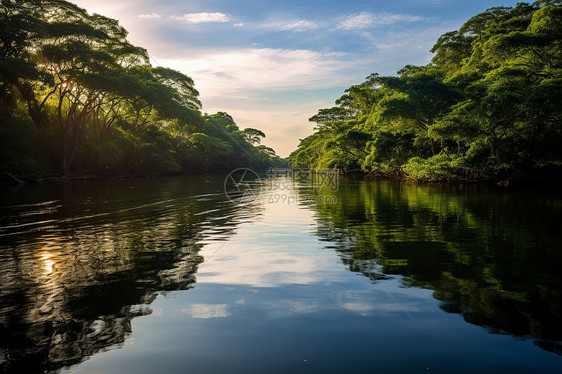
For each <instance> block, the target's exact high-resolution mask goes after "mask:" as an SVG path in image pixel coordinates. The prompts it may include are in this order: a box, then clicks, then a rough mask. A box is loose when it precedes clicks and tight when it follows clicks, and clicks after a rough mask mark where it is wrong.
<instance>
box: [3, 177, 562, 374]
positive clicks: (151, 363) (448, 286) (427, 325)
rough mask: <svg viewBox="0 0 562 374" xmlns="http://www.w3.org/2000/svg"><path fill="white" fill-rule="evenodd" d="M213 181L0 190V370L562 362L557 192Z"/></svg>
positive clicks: (449, 368)
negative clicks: (237, 196) (239, 187)
mask: <svg viewBox="0 0 562 374" xmlns="http://www.w3.org/2000/svg"><path fill="white" fill-rule="evenodd" d="M223 182H224V178H223V177H189V178H188V177H186V178H169V179H153V180H123V181H93V182H92V181H89V182H83V183H82V182H75V183H66V184H62V183H61V184H46V185H37V186H29V187H24V188H8V187H1V189H0V367H1V369H2V370H3V372H14V373H42V372H45V371H47V372H50V371H58V372H63V373H155V372H159V373H188V372H189V373H224V372H232V373H249V372H254V373H287V372H293V373H296V372H299V373H300V372H302V373H340V372H377V373H476V372H477V373H501V372H505V373H517V372H521V373H529V372H533V373H560V372H562V322H561V312H562V305H561V302H562V295H561V292H562V276H561V275H560V273H561V271H560V269H561V267H562V250H561V248H562V245H561V244H560V243H562V198H561V197H560V195H559V194H553V193H540V192H536V191H530V190H519V191H500V190H496V189H489V188H484V187H477V186H469V187H450V186H449V187H443V186H442V187H440V186H419V185H418V186H416V185H407V184H400V183H390V182H357V181H342V182H341V183H340V186H339V189H338V190H337V191H335V192H331V191H327V190H321V191H313V190H310V189H309V188H307V187H306V186H298V185H297V186H293V185H292V184H291V183H280V184H278V185H277V186H283V190H277V191H272V190H271V188H265V186H264V187H263V188H262V189H261V190H260V192H259V198H258V200H257V201H255V202H253V203H250V204H237V203H236V202H232V201H230V200H229V199H228V198H227V196H226V195H225V194H224V192H223V186H224V183H223ZM275 195H278V196H275ZM297 200H298V201H297Z"/></svg>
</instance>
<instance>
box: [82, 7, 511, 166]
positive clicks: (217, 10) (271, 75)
mask: <svg viewBox="0 0 562 374" xmlns="http://www.w3.org/2000/svg"><path fill="white" fill-rule="evenodd" d="M74 2H75V3H77V4H78V5H80V6H82V7H84V8H86V9H87V10H88V11H90V12H91V13H92V12H95V13H100V14H103V15H106V16H108V17H111V18H116V19H118V20H119V21H120V23H121V24H122V25H123V26H124V27H125V28H126V29H127V30H129V32H130V34H129V40H130V41H131V42H133V43H134V44H137V45H140V46H142V47H145V48H146V49H147V50H148V52H149V54H150V56H151V58H152V63H153V64H154V65H162V66H166V67H171V68H174V69H177V70H180V71H182V72H183V73H185V74H186V75H188V76H190V77H192V78H193V79H194V80H195V85H196V88H197V89H198V90H199V92H200V93H201V100H202V102H203V109H204V111H206V112H208V113H215V112H217V111H225V112H227V113H229V114H231V115H232V116H233V117H234V119H235V121H236V122H237V123H238V125H239V126H240V127H241V128H245V127H255V128H259V129H261V130H263V131H264V132H265V133H266V135H267V137H266V139H265V140H264V144H266V145H268V146H270V147H272V148H274V149H275V150H276V151H277V153H278V154H279V155H281V156H287V155H288V154H289V153H290V152H291V151H292V150H294V149H295V148H296V146H297V145H298V142H299V139H301V138H304V137H305V136H307V135H309V134H311V133H312V131H313V127H314V126H313V124H312V123H309V122H308V118H310V117H311V116H313V115H314V114H316V112H317V111H318V109H320V108H326V107H331V106H333V102H334V101H335V100H336V99H337V98H339V97H340V96H341V95H342V94H343V91H344V90H345V89H346V88H347V87H349V86H351V85H353V84H358V83H361V82H362V81H363V80H364V78H365V77H366V76H368V75H369V74H371V73H375V72H377V73H379V74H381V75H393V74H395V73H396V71H397V70H398V69H400V68H401V67H402V66H404V65H406V64H415V65H425V64H427V63H428V62H429V61H430V60H431V53H430V52H429V50H430V49H431V47H432V46H433V44H434V43H435V41H436V40H437V38H438V37H439V36H440V35H442V34H443V33H445V32H447V31H451V30H456V29H458V28H459V27H460V26H461V25H462V24H463V23H464V22H465V21H466V20H468V19H469V18H470V17H472V16H473V15H476V14H478V13H480V12H482V11H484V10H486V9H487V8H490V7H493V6H514V5H515V4H516V3H517V1H509V0H503V1H493V0H492V1H482V0H465V1H458V0H451V1H447V0H410V1H403V0H378V1H377V0H371V1H363V0H346V1H333V0H323V1H316V0H313V1H307V0H300V1H297V0H289V1H281V0H276V1H272V0H261V1H255V0H205V1H201V0H189V1H179V0H151V1H149V0H74Z"/></svg>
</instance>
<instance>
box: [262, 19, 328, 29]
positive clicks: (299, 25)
mask: <svg viewBox="0 0 562 374" xmlns="http://www.w3.org/2000/svg"><path fill="white" fill-rule="evenodd" d="M318 26H319V25H318V23H317V22H314V21H309V20H304V19H291V20H283V21H273V22H269V23H264V24H262V25H260V26H259V28H263V29H273V30H281V31H307V30H314V29H317V28H318Z"/></svg>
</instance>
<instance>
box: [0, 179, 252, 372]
mask: <svg viewBox="0 0 562 374" xmlns="http://www.w3.org/2000/svg"><path fill="white" fill-rule="evenodd" d="M0 196H1V197H0V199H1V200H0V212H1V215H0V266H1V271H0V365H1V366H2V368H3V370H4V371H6V372H25V373H33V372H44V371H45V370H53V369H57V368H60V367H63V366H67V365H70V364H75V363H78V362H80V361H82V360H83V359H84V358H86V357H88V356H91V355H92V354H94V353H96V352H98V351H102V350H106V349H108V348H110V347H118V346H120V345H122V344H123V342H124V341H125V339H126V338H127V336H129V335H130V334H131V319H132V318H134V317H136V316H140V315H146V314H149V313H151V310H150V308H149V304H150V303H151V302H152V301H153V300H154V299H155V297H156V295H157V292H159V291H167V290H180V289H181V290H183V289H187V288H189V287H191V285H192V284H193V283H194V282H195V273H196V271H197V267H198V265H199V264H200V263H201V262H202V261H203V258H202V257H201V256H200V255H199V254H198V253H199V250H200V249H201V246H202V245H203V244H202V242H203V241H204V240H206V239H207V238H212V239H213V240H225V239H226V238H228V237H230V236H232V235H233V234H234V233H235V230H236V229H237V227H238V226H239V224H240V223H241V222H243V221H245V222H248V221H251V220H252V219H253V218H254V217H256V216H257V215H259V209H260V207H259V206H257V205H246V206H236V205H234V204H231V203H229V202H227V201H225V199H224V196H223V192H222V180H220V178H216V179H209V178H207V179H201V178H184V179H180V178H175V179H159V180H149V181H142V183H138V182H135V181H98V182H88V183H69V184H56V185H47V186H35V187H26V188H25V189H23V190H13V189H4V190H2V193H1V194H0ZM189 312H190V313H191V314H192V315H193V316H198V318H218V317H224V316H226V315H227V314H228V310H227V309H226V308H225V306H221V305H214V306H213V305H211V306H209V305H207V306H205V305H200V306H199V307H196V308H192V310H190V311H189Z"/></svg>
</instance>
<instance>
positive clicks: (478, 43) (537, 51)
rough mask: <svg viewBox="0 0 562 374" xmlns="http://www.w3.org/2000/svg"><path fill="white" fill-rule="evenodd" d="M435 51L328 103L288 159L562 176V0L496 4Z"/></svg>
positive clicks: (498, 176) (300, 163)
mask: <svg viewBox="0 0 562 374" xmlns="http://www.w3.org/2000/svg"><path fill="white" fill-rule="evenodd" d="M431 52H432V53H433V58H432V60H431V62H430V63H429V64H428V65H426V66H412V65H408V66H405V67H403V68H402V69H401V70H399V71H398V73H397V75H396V76H380V75H378V74H376V73H374V74H371V75H369V76H368V77H367V78H366V80H365V82H363V83H361V84H358V85H353V86H351V87H350V88H348V89H347V90H346V91H345V94H344V95H343V96H342V97H340V98H339V99H338V100H337V101H336V103H335V104H336V106H334V107H332V108H326V109H320V110H319V111H318V113H317V114H316V115H314V116H313V117H312V118H310V121H311V122H314V123H316V127H315V131H314V133H313V134H312V135H310V136H308V137H306V138H304V139H301V141H300V144H299V146H298V148H297V149H296V150H295V151H294V152H293V153H292V154H291V155H290V156H289V162H290V165H291V166H293V167H310V168H316V169H318V168H340V169H342V170H344V171H347V172H354V173H360V174H367V175H368V176H371V177H373V178H376V177H383V178H385V177H396V178H401V179H413V180H418V181H484V180H491V181H493V180H506V179H507V180H509V179H510V178H526V177H553V176H556V175H560V171H561V167H562V122H561V121H562V2H560V1H554V0H540V1H536V2H534V3H533V4H528V3H518V4H517V6H515V7H495V8H491V9H488V10H486V11H485V12H483V13H480V14H478V15H476V16H474V17H472V18H470V19H469V20H468V21H467V22H466V23H464V25H462V27H461V28H460V29H459V30H456V31H451V32H447V33H445V34H443V35H442V36H441V37H439V39H438V40H437V42H436V43H435V45H434V46H433V48H432V49H431Z"/></svg>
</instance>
